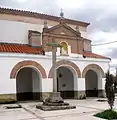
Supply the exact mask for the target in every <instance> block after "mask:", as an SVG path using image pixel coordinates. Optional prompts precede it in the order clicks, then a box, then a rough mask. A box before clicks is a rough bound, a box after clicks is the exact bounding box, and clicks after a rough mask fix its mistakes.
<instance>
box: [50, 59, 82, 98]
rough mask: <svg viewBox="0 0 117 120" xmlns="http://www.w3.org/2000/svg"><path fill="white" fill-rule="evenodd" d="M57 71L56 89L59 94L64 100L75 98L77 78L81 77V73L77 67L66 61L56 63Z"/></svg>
mask: <svg viewBox="0 0 117 120" xmlns="http://www.w3.org/2000/svg"><path fill="white" fill-rule="evenodd" d="M52 70H53V66H52V68H51V69H50V72H49V76H48V77H49V78H52V75H53V74H52V73H53V71H52ZM56 70H57V87H58V91H59V92H61V96H62V97H63V98H66V99H68V98H69V99H70V98H77V96H76V95H75V92H76V91H78V78H80V77H81V72H80V69H79V68H78V66H77V65H76V64H75V63H73V62H71V61H68V60H61V61H58V62H56Z"/></svg>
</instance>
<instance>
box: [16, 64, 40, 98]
mask: <svg viewBox="0 0 117 120" xmlns="http://www.w3.org/2000/svg"><path fill="white" fill-rule="evenodd" d="M41 77H42V76H41V74H40V72H39V71H38V70H37V69H36V68H33V67H30V66H27V67H23V68H21V69H20V70H19V71H18V73H17V76H16V90H17V100H39V99H40V91H41V89H42V88H41V82H42V81H41Z"/></svg>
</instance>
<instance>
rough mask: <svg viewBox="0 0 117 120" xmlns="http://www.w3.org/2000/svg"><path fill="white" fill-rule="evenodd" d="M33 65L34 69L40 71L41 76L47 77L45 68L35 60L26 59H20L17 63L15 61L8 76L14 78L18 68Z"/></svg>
mask: <svg viewBox="0 0 117 120" xmlns="http://www.w3.org/2000/svg"><path fill="white" fill-rule="evenodd" d="M28 66H30V67H33V68H35V69H36V70H38V71H39V72H40V73H41V76H42V78H47V75H46V72H45V69H44V68H43V67H42V66H41V65H40V64H39V63H37V62H35V61H30V60H26V61H21V62H19V63H17V64H16V65H15V66H14V67H13V69H12V70H11V73H10V78H11V79H14V78H16V76H17V73H18V71H19V70H20V69H22V68H24V67H28Z"/></svg>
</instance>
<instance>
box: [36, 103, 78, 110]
mask: <svg viewBox="0 0 117 120" xmlns="http://www.w3.org/2000/svg"><path fill="white" fill-rule="evenodd" d="M36 108H38V109H41V110H44V111H53V110H66V109H74V108H76V106H45V105H43V104H42V105H37V106H36Z"/></svg>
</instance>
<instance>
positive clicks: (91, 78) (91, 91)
mask: <svg viewBox="0 0 117 120" xmlns="http://www.w3.org/2000/svg"><path fill="white" fill-rule="evenodd" d="M85 86H86V96H87V97H98V76H97V73H96V72H95V71H93V70H88V71H87V73H86V76H85Z"/></svg>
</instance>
